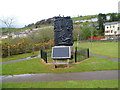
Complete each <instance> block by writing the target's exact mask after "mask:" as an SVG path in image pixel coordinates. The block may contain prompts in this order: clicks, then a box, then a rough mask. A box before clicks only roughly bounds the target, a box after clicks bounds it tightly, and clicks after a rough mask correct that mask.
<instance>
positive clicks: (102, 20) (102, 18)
mask: <svg viewBox="0 0 120 90" xmlns="http://www.w3.org/2000/svg"><path fill="white" fill-rule="evenodd" d="M105 22H106V15H105V14H102V13H100V14H99V15H98V24H99V30H102V33H104V25H103V23H105Z"/></svg>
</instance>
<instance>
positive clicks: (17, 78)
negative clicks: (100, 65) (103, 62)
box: [2, 70, 120, 83]
mask: <svg viewBox="0 0 120 90" xmlns="http://www.w3.org/2000/svg"><path fill="white" fill-rule="evenodd" d="M119 71H120V70H119ZM114 79H118V70H106V71H90V72H78V73H41V74H24V75H13V76H2V82H3V83H4V82H45V81H69V80H75V81H78V80H79V81H89V80H114Z"/></svg>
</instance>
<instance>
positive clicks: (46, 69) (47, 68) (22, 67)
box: [2, 56, 119, 75]
mask: <svg viewBox="0 0 120 90" xmlns="http://www.w3.org/2000/svg"><path fill="white" fill-rule="evenodd" d="M93 62H94V63H93ZM118 63H119V62H117V61H112V60H109V59H103V58H99V57H94V56H91V57H90V59H88V60H84V61H82V62H81V63H78V64H70V66H71V67H70V68H59V69H53V66H54V65H53V64H46V63H44V62H43V61H42V60H41V59H40V58H35V59H31V60H26V61H20V62H16V63H9V64H4V65H2V74H3V75H14V74H26V73H67V72H85V71H98V70H118Z"/></svg>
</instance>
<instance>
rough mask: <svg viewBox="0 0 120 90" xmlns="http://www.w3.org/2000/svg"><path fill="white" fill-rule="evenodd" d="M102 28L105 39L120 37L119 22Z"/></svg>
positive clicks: (106, 24) (107, 24)
mask: <svg viewBox="0 0 120 90" xmlns="http://www.w3.org/2000/svg"><path fill="white" fill-rule="evenodd" d="M104 26H105V32H104V33H105V37H106V38H116V37H120V22H109V23H105V24H104Z"/></svg>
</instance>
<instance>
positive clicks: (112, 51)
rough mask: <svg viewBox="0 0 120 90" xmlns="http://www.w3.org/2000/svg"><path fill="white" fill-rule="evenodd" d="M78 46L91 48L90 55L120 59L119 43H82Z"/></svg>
mask: <svg viewBox="0 0 120 90" xmlns="http://www.w3.org/2000/svg"><path fill="white" fill-rule="evenodd" d="M75 45H77V44H75ZM78 46H79V47H81V48H89V49H90V53H94V54H97V55H103V56H108V57H112V58H118V42H80V43H79V44H78Z"/></svg>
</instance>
